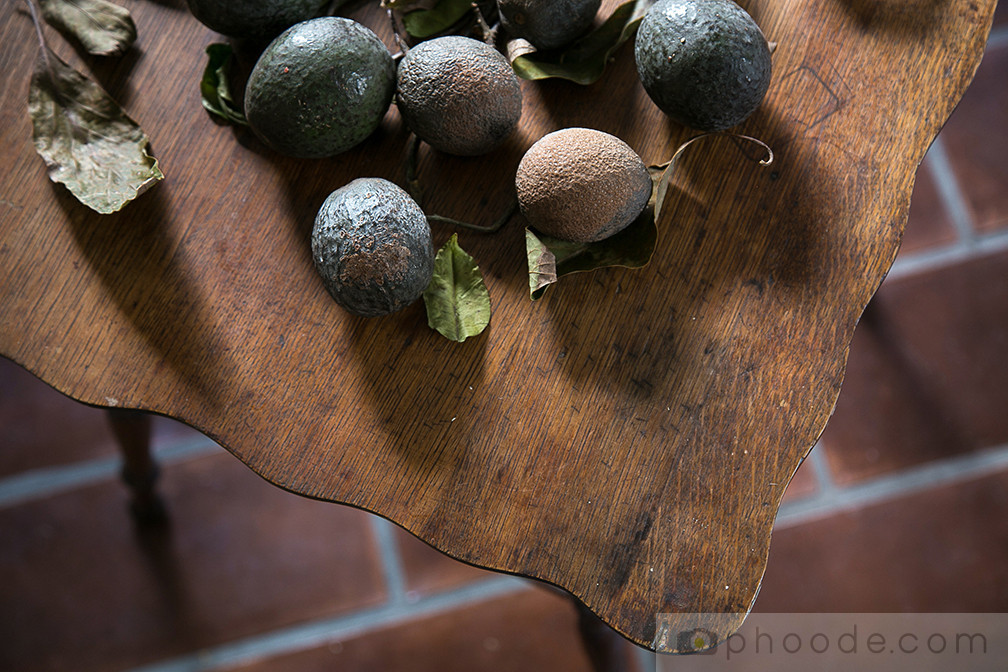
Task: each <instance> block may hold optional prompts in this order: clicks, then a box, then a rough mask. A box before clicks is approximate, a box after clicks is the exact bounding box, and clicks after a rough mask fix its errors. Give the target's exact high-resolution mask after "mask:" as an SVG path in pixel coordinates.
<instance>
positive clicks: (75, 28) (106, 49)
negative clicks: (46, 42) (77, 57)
mask: <svg viewBox="0 0 1008 672" xmlns="http://www.w3.org/2000/svg"><path fill="white" fill-rule="evenodd" d="M39 5H40V6H41V8H42V16H43V17H45V20H46V21H47V22H48V23H49V24H51V25H52V26H53V27H54V28H56V30H58V31H60V32H61V33H63V34H64V35H67V36H68V37H71V38H73V39H75V40H77V41H78V42H80V44H81V45H82V46H83V47H84V48H85V49H86V50H87V52H88V53H89V54H94V55H95V56H118V55H119V54H122V53H124V52H125V51H126V50H127V49H129V48H130V46H131V45H132V44H133V43H134V42H135V41H136V37H137V30H136V25H135V24H134V23H133V17H132V16H130V13H129V11H127V10H126V9H125V8H124V7H120V6H119V5H116V4H114V3H111V2H106V0H39Z"/></svg>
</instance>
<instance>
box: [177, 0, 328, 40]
mask: <svg viewBox="0 0 1008 672" xmlns="http://www.w3.org/2000/svg"><path fill="white" fill-rule="evenodd" d="M327 1H328V0H187V2H188V3H189V10H190V11H191V12H192V14H193V16H195V17H196V19H197V20H198V21H199V22H200V23H202V24H203V25H205V26H207V27H208V28H210V29H211V30H215V31H217V32H218V33H221V34H223V35H227V36H228V37H235V38H239V39H251V40H263V41H265V40H268V39H272V38H274V37H276V36H277V35H278V34H279V33H280V32H281V31H282V30H284V29H286V28H289V27H290V26H293V25H294V24H295V23H298V22H300V21H305V20H307V19H310V18H312V17H314V16H317V15H318V13H319V11H320V10H321V9H322V6H323V5H325V4H326V2H327Z"/></svg>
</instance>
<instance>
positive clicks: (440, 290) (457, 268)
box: [423, 234, 490, 343]
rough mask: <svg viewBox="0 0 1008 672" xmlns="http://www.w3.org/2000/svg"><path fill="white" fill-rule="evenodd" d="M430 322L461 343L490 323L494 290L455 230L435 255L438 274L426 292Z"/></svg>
mask: <svg viewBox="0 0 1008 672" xmlns="http://www.w3.org/2000/svg"><path fill="white" fill-rule="evenodd" d="M423 298H424V304H425V305H426V306H427V323H428V324H429V325H430V327H431V329H434V330H435V331H437V332H438V333H439V334H441V335H442V336H444V337H445V338H447V339H448V340H451V341H456V342H458V343H461V342H462V341H464V340H466V339H467V338H469V337H470V336H476V335H478V334H480V333H482V332H483V330H484V329H486V326H487V325H488V324H489V323H490V294H489V292H487V288H486V284H484V282H483V274H482V273H481V272H480V270H479V266H477V265H476V262H475V260H473V258H472V257H471V256H469V255H468V254H467V253H466V252H465V250H463V249H462V248H461V247H459V244H458V234H452V237H451V238H449V239H448V242H447V243H445V244H444V245H443V246H442V247H441V249H440V250H438V253H437V256H436V257H435V258H434V275H433V276H432V277H431V281H430V284H429V285H427V289H426V290H425V291H424V294H423Z"/></svg>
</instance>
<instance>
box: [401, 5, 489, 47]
mask: <svg viewBox="0 0 1008 672" xmlns="http://www.w3.org/2000/svg"><path fill="white" fill-rule="evenodd" d="M471 11H472V0H438V2H437V4H436V5H434V6H433V7H431V8H430V9H417V10H415V11H411V12H409V13H407V14H404V15H403V17H402V20H403V25H404V26H406V32H407V33H409V34H410V35H412V36H413V37H415V38H417V39H420V40H422V39H425V38H428V37H431V36H433V35H437V34H438V33H443V32H444V31H446V30H448V29H449V28H451V27H452V26H454V25H455V24H456V23H458V22H459V21H461V20H462V18H463V17H464V16H465V15H466V14H468V13H469V12H471Z"/></svg>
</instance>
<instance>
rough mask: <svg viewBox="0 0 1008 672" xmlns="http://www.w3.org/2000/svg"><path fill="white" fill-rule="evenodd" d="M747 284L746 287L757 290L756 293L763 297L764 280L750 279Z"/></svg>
mask: <svg viewBox="0 0 1008 672" xmlns="http://www.w3.org/2000/svg"><path fill="white" fill-rule="evenodd" d="M745 284H746V287H754V288H755V289H756V293H757V294H759V295H760V296H763V289H764V285H763V281H762V280H760V279H759V278H749V279H748V280H746V282H745Z"/></svg>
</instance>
